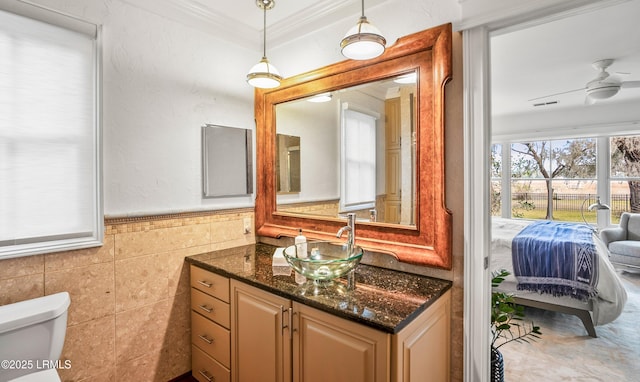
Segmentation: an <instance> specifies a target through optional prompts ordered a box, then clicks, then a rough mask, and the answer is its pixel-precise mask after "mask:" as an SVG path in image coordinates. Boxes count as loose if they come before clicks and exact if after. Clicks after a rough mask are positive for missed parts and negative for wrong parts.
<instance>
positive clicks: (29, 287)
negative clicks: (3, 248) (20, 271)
mask: <svg viewBox="0 0 640 382" xmlns="http://www.w3.org/2000/svg"><path fill="white" fill-rule="evenodd" d="M0 267H2V264H1V263H0ZM41 296H44V274H43V273H37V274H33V275H27V276H21V277H15V278H12V279H4V280H0V305H6V304H11V303H14V302H18V301H24V300H30V299H32V298H36V297H41Z"/></svg>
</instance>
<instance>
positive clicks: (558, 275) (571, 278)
mask: <svg viewBox="0 0 640 382" xmlns="http://www.w3.org/2000/svg"><path fill="white" fill-rule="evenodd" d="M592 235H593V232H592V230H591V228H589V227H587V226H585V225H582V224H575V223H559V222H552V221H538V222H535V223H533V224H530V225H528V226H527V227H525V228H524V229H523V230H522V231H521V232H520V233H519V234H517V235H516V236H515V237H514V238H513V242H512V246H511V251H512V260H513V272H514V275H515V277H516V279H517V280H518V289H519V290H529V291H537V292H539V293H549V294H553V295H554V296H571V297H573V298H577V299H580V300H587V299H589V298H590V297H593V296H595V295H596V293H597V290H596V285H597V283H598V258H597V256H598V254H597V253H596V247H595V244H594V243H593V236H592Z"/></svg>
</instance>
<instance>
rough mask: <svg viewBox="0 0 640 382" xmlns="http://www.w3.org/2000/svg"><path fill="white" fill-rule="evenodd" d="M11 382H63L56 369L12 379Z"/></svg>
mask: <svg viewBox="0 0 640 382" xmlns="http://www.w3.org/2000/svg"><path fill="white" fill-rule="evenodd" d="M9 382H61V381H60V376H58V372H57V371H56V369H46V370H42V371H38V372H37V373H30V374H27V375H23V376H22V377H18V378H16V379H12V380H10V381H9Z"/></svg>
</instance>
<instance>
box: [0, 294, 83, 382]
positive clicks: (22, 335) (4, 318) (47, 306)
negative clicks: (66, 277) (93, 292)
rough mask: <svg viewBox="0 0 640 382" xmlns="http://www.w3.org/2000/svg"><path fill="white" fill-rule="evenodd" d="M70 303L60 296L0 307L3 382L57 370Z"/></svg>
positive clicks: (54, 295) (0, 370) (49, 296)
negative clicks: (26, 375) (34, 373)
mask: <svg viewBox="0 0 640 382" xmlns="http://www.w3.org/2000/svg"><path fill="white" fill-rule="evenodd" d="M70 303H71V298H70V297H69V293H67V292H61V293H56V294H52V295H48V296H44V297H38V298H34V299H31V300H26V301H21V302H16V303H13V304H8V305H3V306H0V362H3V364H2V367H0V381H6V380H9V379H12V378H17V377H19V376H21V375H25V374H29V373H33V372H36V371H41V370H43V369H45V368H48V367H55V361H57V360H58V359H59V358H60V354H61V353H62V346H63V345H64V337H65V333H66V330H67V311H68V308H69V304H70ZM52 361H53V362H52ZM7 362H9V363H7ZM6 366H8V367H6Z"/></svg>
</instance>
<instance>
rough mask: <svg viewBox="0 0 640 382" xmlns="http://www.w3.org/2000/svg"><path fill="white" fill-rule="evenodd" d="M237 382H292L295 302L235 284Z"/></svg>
mask: <svg viewBox="0 0 640 382" xmlns="http://www.w3.org/2000/svg"><path fill="white" fill-rule="evenodd" d="M231 290H232V302H231V333H232V337H233V338H232V341H231V353H232V361H231V367H232V371H231V376H232V380H233V381H234V382H255V381H261V382H290V381H291V335H290V328H289V326H290V324H289V322H290V321H291V318H290V314H291V310H290V308H291V302H290V300H288V299H284V298H282V297H279V296H276V295H273V294H271V293H268V292H265V291H262V290H260V289H257V288H254V287H252V286H249V285H246V284H244V283H241V282H238V281H235V280H231Z"/></svg>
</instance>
